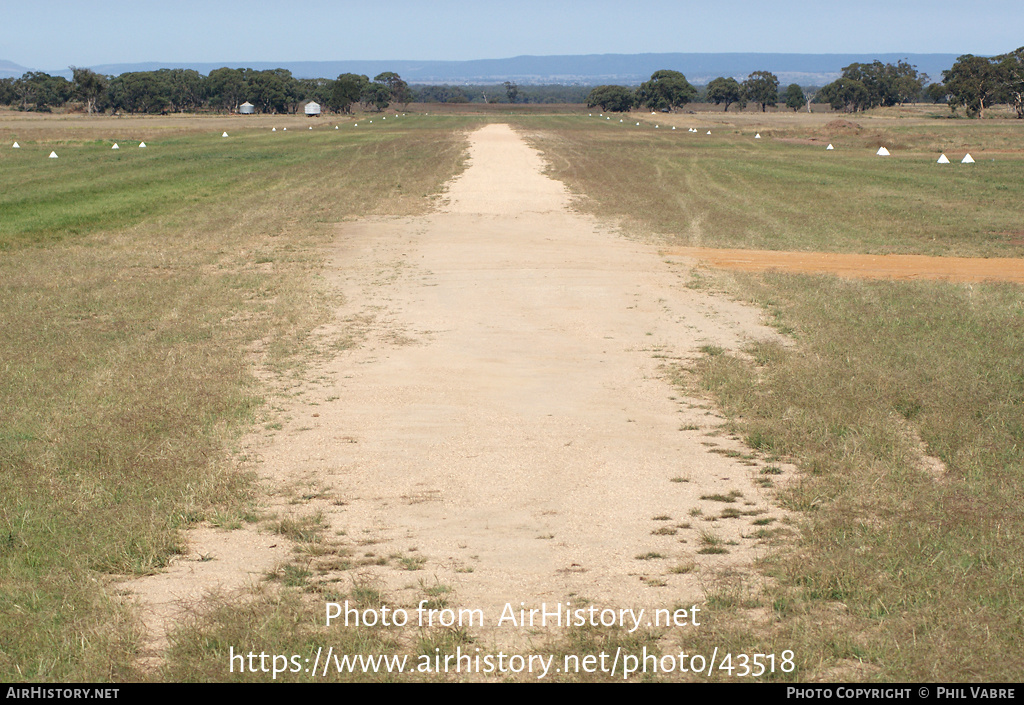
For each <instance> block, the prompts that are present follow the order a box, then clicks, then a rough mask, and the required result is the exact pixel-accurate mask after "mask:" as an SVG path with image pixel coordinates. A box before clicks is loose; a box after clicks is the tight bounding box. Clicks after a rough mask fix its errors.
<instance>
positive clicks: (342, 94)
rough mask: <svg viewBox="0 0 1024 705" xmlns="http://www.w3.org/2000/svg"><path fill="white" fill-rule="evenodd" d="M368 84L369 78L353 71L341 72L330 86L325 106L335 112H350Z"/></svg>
mask: <svg viewBox="0 0 1024 705" xmlns="http://www.w3.org/2000/svg"><path fill="white" fill-rule="evenodd" d="M369 85H370V79H369V78H367V77H366V76H360V75H358V74H354V73H343V74H341V75H340V76H338V78H337V80H335V81H334V85H333V86H332V87H331V94H330V97H329V98H328V99H327V107H328V109H329V110H332V111H334V112H336V113H350V112H352V105H353V104H355V103H358V102H359V100H360V98H361V97H362V95H363V91H364V90H365V89H366V87H367V86H369Z"/></svg>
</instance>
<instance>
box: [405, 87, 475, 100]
mask: <svg viewBox="0 0 1024 705" xmlns="http://www.w3.org/2000/svg"><path fill="white" fill-rule="evenodd" d="M413 100H414V101H415V102H417V103H468V102H469V98H468V97H467V96H466V92H465V91H464V90H463V89H462V88H460V87H458V86H423V87H421V88H419V89H417V90H416V91H415V94H414V96H413Z"/></svg>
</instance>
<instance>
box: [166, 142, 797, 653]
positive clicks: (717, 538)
mask: <svg viewBox="0 0 1024 705" xmlns="http://www.w3.org/2000/svg"><path fill="white" fill-rule="evenodd" d="M543 167H544V163H543V161H542V159H541V158H540V156H539V155H538V154H537V153H536V151H534V150H533V149H531V148H530V147H528V146H527V144H526V143H525V142H524V141H523V140H522V139H521V138H520V137H519V136H518V135H517V134H516V133H515V132H514V131H513V130H512V129H511V128H510V127H509V126H507V125H502V124H495V125H490V126H487V127H485V128H483V129H480V130H479V131H477V132H474V133H472V134H471V135H470V162H469V166H468V168H467V170H466V171H465V172H464V173H463V174H462V175H461V176H459V177H458V178H457V179H455V180H454V181H453V182H452V183H451V184H450V185H449V188H448V190H447V193H446V194H445V200H444V204H443V205H442V206H441V208H440V209H439V210H438V211H437V212H435V213H433V214H431V215H428V216H425V217H416V218H387V219H383V218H374V219H366V220H360V221H355V222H351V223H345V224H341V225H339V226H338V233H337V237H336V240H335V242H336V245H335V248H334V251H333V253H332V257H331V261H330V264H329V267H328V269H327V271H326V272H325V273H324V276H325V286H328V287H331V288H333V289H334V290H335V291H337V292H338V293H340V294H341V295H342V296H343V298H344V301H345V303H344V305H342V306H341V307H340V308H339V309H338V310H337V312H336V317H335V320H334V322H333V323H331V324H330V325H329V326H326V327H325V328H324V329H323V330H321V331H319V336H320V339H321V340H322V341H324V343H325V344H328V343H329V342H330V341H342V343H343V344H341V345H338V346H337V347H338V348H339V349H338V350H337V352H336V353H334V354H332V355H331V357H330V359H328V360H327V361H326V362H324V363H323V364H322V365H321V366H319V367H317V368H316V369H315V370H314V371H313V372H312V373H311V374H310V375H309V376H308V379H307V380H306V381H305V382H304V383H303V384H301V385H300V386H299V388H297V389H294V390H292V391H291V392H290V396H289V397H288V398H287V399H284V400H281V401H280V404H281V408H282V412H281V418H282V422H281V427H280V429H279V430H271V431H269V432H266V433H264V434H263V435H261V436H259V437H256V438H254V439H253V440H252V442H251V447H252V448H253V450H254V452H255V453H257V454H258V455H259V458H260V462H259V468H258V469H259V472H260V474H261V476H262V477H263V479H264V481H265V483H266V485H267V487H268V488H270V491H271V493H272V496H271V499H270V504H271V506H270V509H271V510H272V511H274V512H277V513H278V514H279V516H288V515H291V516H296V517H309V516H313V515H316V514H318V513H319V514H321V515H322V517H323V520H324V523H325V525H326V528H325V529H324V531H323V535H324V536H325V541H326V543H327V544H328V545H327V546H326V548H325V553H324V554H322V555H317V556H312V557H310V558H309V569H310V571H311V573H312V576H313V577H312V578H311V579H312V580H313V581H315V582H320V583H322V584H323V589H322V592H329V593H334V594H345V593H346V591H348V590H351V588H352V587H353V585H368V584H372V585H375V586H379V587H380V588H381V589H383V591H384V593H385V594H386V595H387V596H388V598H387V599H388V601H389V604H391V605H397V604H400V605H405V606H415V605H417V604H418V602H419V600H422V599H424V597H425V596H426V595H436V594H443V595H444V598H445V599H446V600H447V601H448V603H449V604H450V605H453V606H454V605H458V606H462V607H465V608H469V609H478V610H480V611H481V612H482V614H484V615H485V617H486V618H487V623H486V626H487V627H488V628H492V627H495V625H496V621H497V619H498V618H499V616H500V614H501V613H502V611H503V609H504V608H505V605H512V606H514V607H516V608H518V607H519V606H520V605H521V604H522V605H524V606H526V607H539V606H540V604H541V603H547V604H549V605H550V604H553V603H556V602H563V603H564V602H566V601H571V602H574V603H577V604H579V603H580V602H581V601H583V600H588V601H590V602H591V603H593V604H598V605H609V606H611V605H614V606H620V607H637V608H638V607H664V608H668V607H672V606H673V605H679V604H685V605H690V604H693V603H700V602H701V601H702V600H703V599H704V595H705V590H706V588H708V587H712V586H715V585H716V584H717V583H716V580H718V579H719V578H720V576H722V575H723V573H728V572H729V571H741V572H742V571H744V570H745V569H746V568H747V567H748V566H749V565H750V563H751V561H752V560H753V559H754V558H755V557H756V556H757V555H758V554H759V553H760V552H763V551H764V550H765V548H764V544H763V543H761V540H760V539H758V538H756V537H755V534H756V532H757V529H758V528H759V527H758V526H755V525H754V521H757V520H761V521H762V523H763V521H764V520H765V519H767V518H768V517H774V518H776V519H778V518H780V517H781V516H782V513H781V511H779V510H777V509H775V508H773V507H772V506H771V505H770V503H769V498H768V496H767V495H766V494H765V492H766V491H765V490H764V489H763V488H762V487H761V486H760V485H759V484H758V483H757V482H756V480H757V479H758V478H760V477H762V476H760V475H759V469H760V468H761V467H763V465H764V463H763V462H761V461H759V460H756V459H751V458H749V457H747V458H744V457H740V456H741V455H742V454H745V453H747V452H748V451H747V450H745V449H744V448H743V447H742V446H741V445H740V444H739V442H738V441H736V440H734V439H730V438H728V437H726V436H725V435H724V434H722V433H721V429H720V424H721V419H720V417H718V416H717V414H716V413H715V412H714V410H713V409H711V408H710V406H709V405H708V404H707V403H705V402H703V401H700V400H697V399H690V398H687V396H686V395H685V394H684V393H682V392H680V391H679V390H678V389H676V388H674V387H673V386H672V385H671V384H670V383H669V382H668V381H667V379H666V374H665V365H670V364H683V365H685V364H687V363H688V362H689V361H690V360H692V359H693V358H695V357H696V356H698V355H699V354H701V353H700V352H699V351H700V349H701V347H702V346H709V345H714V346H720V347H723V348H726V349H734V350H735V349H739V348H740V347H741V346H742V345H743V344H744V343H745V342H746V341H749V340H750V339H755V338H757V339H760V338H771V337H775V336H776V333H775V332H774V331H772V330H771V329H769V328H767V327H766V326H764V325H763V324H762V323H761V315H760V312H759V311H758V310H756V309H753V308H749V307H746V306H744V305H741V304H739V303H737V302H734V301H731V300H728V299H726V298H724V297H716V296H713V295H711V294H708V293H706V292H703V291H695V290H693V289H691V288H688V287H687V286H686V283H687V281H688V280H689V275H688V272H689V269H688V267H686V266H684V265H681V264H678V263H676V264H673V263H667V262H665V261H664V258H663V257H662V256H661V255H660V254H659V253H658V251H657V249H656V248H654V247H651V246H648V245H644V244H641V243H637V242H634V241H630V240H627V239H626V238H624V237H622V236H621V235H620V234H619V233H618V232H617V231H616V230H615V229H614V227H613V226H611V225H609V224H606V223H602V222H600V221H598V220H595V219H594V218H591V217H589V216H585V215H581V214H579V213H576V212H573V211H572V210H571V208H570V200H571V199H570V197H569V194H568V193H567V191H566V189H565V188H564V187H563V185H562V184H561V183H560V182H557V181H554V180H552V179H550V178H548V177H547V176H545V175H544V174H543V173H542V170H543ZM787 472H789V470H788V469H787ZM204 540H208V538H207V539H204ZM226 546H227V544H224V546H222V547H218V545H217V543H216V541H215V540H214V541H213V542H212V543H208V544H205V545H204V546H203V547H200V548H199V549H197V553H199V554H202V555H207V556H208V557H209V556H213V558H215V559H216V558H218V552H222V551H226V550H228V549H227V548H226ZM709 549H710V550H709ZM248 550H249V551H250V554H249V555H248V557H247V563H248V565H249V566H250V567H251V568H252V571H251V572H253V573H255V572H256V570H259V569H257V568H256V566H258V565H261V563H260V560H261V556H263V553H262V552H261V549H259V547H258V546H256V545H255V544H254V545H253V546H252V547H251V548H250V549H248ZM203 551H206V553H205V554H203V553H202V552H203ZM268 560H270V559H268ZM213 562H215V561H211V563H213ZM204 565H205V564H204V563H201V562H198V561H192V562H190V563H189V565H188V569H187V571H186V570H184V569H182V568H177V570H179V571H182V574H183V575H184V576H185V577H184V579H183V580H182V581H180V582H179V583H177V586H175V585H176V584H175V583H174V577H173V575H174V572H175V570H176V568H175V567H172V569H171V571H169V573H168V574H165V575H162V576H155V577H156V578H158V579H160V580H163V581H164V583H165V584H164V586H163V587H162V588H161V589H162V591H163V592H162V594H164V595H165V600H166V596H167V595H171V596H175V595H176V596H178V597H181V596H182V595H183V594H185V593H186V592H187V591H191V593H190V594H193V595H194V594H195V593H196V591H198V590H202V589H205V588H206V587H210V585H209V584H208V583H207V582H204V580H203V577H202V574H203V573H202V571H203V570H204ZM253 577H254V576H253V575H247V574H245V573H240V574H239V580H238V581H237V582H238V584H243V583H244V582H245V580H251V579H253ZM218 580H219V581H221V582H220V583H219V584H221V585H224V582H223V577H219V578H218ZM226 586H227V587H231V585H230V584H228V585H226ZM150 599H151V601H152V600H154V599H156V598H150ZM485 631H486V630H485ZM488 633H489V634H490V635H491V637H492V638H493V639H494V640H496V641H502V642H505V641H517V642H520V643H521V642H522V641H524V640H529V639H532V638H533V632H531V631H530V630H524V629H521V628H515V629H513V628H509V627H508V625H507V624H506V626H505V627H504V628H502V629H497V628H494V629H490V630H489V631H488Z"/></svg>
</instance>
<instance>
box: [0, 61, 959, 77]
mask: <svg viewBox="0 0 1024 705" xmlns="http://www.w3.org/2000/svg"><path fill="white" fill-rule="evenodd" d="M958 56H959V55H958V54H909V53H885V54H768V53H719V54H714V53H690V54H686V53H677V54H586V55H566V56H516V57H512V58H508V59H476V60H472V61H383V60H381V61H376V60H375V61H277V62H272V61H271V62H268V61H254V62H245V61H241V62H239V61H221V62H213V63H209V62H203V63H197V62H178V63H168V62H147V63H135V64H104V65H99V66H90V67H89V68H91V69H92V70H94V71H96V72H98V73H103V74H108V75H119V74H122V73H127V72H130V71H155V70H158V69H162V68H168V69H170V68H184V69H194V70H196V71H198V72H200V73H202V74H208V73H209V72H210V71H212V70H214V69H218V68H221V67H222V66H229V67H231V68H252V69H257V70H266V69H273V68H283V69H288V70H289V71H291V72H292V75H294V76H295V77H297V78H337V77H338V76H339V75H340V74H343V73H355V74H365V75H367V76H370V77H371V78H372V77H373V76H376V75H377V74H379V73H382V72H384V71H394V72H395V73H397V74H399V75H400V76H401V77H402V78H403V79H405V81H406V82H408V83H414V84H431V83H437V84H440V83H449V84H460V83H469V84H474V83H501V82H504V81H515V82H517V83H521V84H524V85H530V84H534V85H536V84H544V83H563V84H574V83H575V84H584V85H600V84H606V83H610V84H623V85H631V84H638V83H641V82H643V81H646V80H647V79H648V78H650V76H651V74H652V73H654V72H655V71H658V70H660V69H672V70H675V71H681V72H682V73H684V74H685V75H686V77H687V79H688V80H689V81H690V82H691V83H695V84H703V83H707V82H708V81H710V80H712V79H714V78H717V77H718V76H726V77H729V76H732V77H734V78H746V76H748V75H749V74H750V73H752V72H754V71H771V72H772V73H774V74H776V75H777V76H778V77H779V80H780V82H782V83H783V84H787V83H800V84H802V85H812V84H817V85H822V84H824V83H828V82H830V81H833V80H835V79H836V78H838V77H839V75H840V73H841V70H842V68H843V67H844V66H848V65H849V64H852V63H871V62H873V61H876V60H877V61H881V62H883V63H892V64H895V63H896V62H897V61H899V60H901V59H903V60H906V61H908V62H909V63H911V64H913V65H915V66H917V69H918V71H923V72H925V73H927V74H928V75H929V76H930V77H931V78H932V80H933V81H938V80H941V79H942V72H943V71H944V70H946V69H949V68H950V67H951V66H952V65H953V63H954V62H955V61H956V59H957V57H958ZM28 70H29V69H25V68H24V67H21V66H18V65H17V64H13V63H11V62H9V61H0V77H4V76H20V75H22V74H23V73H24V72H25V71H28ZM46 73H49V74H51V75H61V76H66V77H68V78H70V77H71V71H70V69H68V68H66V67H64V68H61V69H59V70H50V71H46Z"/></svg>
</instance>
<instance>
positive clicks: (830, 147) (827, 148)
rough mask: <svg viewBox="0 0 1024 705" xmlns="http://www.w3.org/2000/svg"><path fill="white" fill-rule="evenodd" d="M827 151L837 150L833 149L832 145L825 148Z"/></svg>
mask: <svg viewBox="0 0 1024 705" xmlns="http://www.w3.org/2000/svg"><path fill="white" fill-rule="evenodd" d="M825 149H826V150H829V149H835V147H833V146H832V145H831V144H830V145H829V146H828V147H825Z"/></svg>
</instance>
